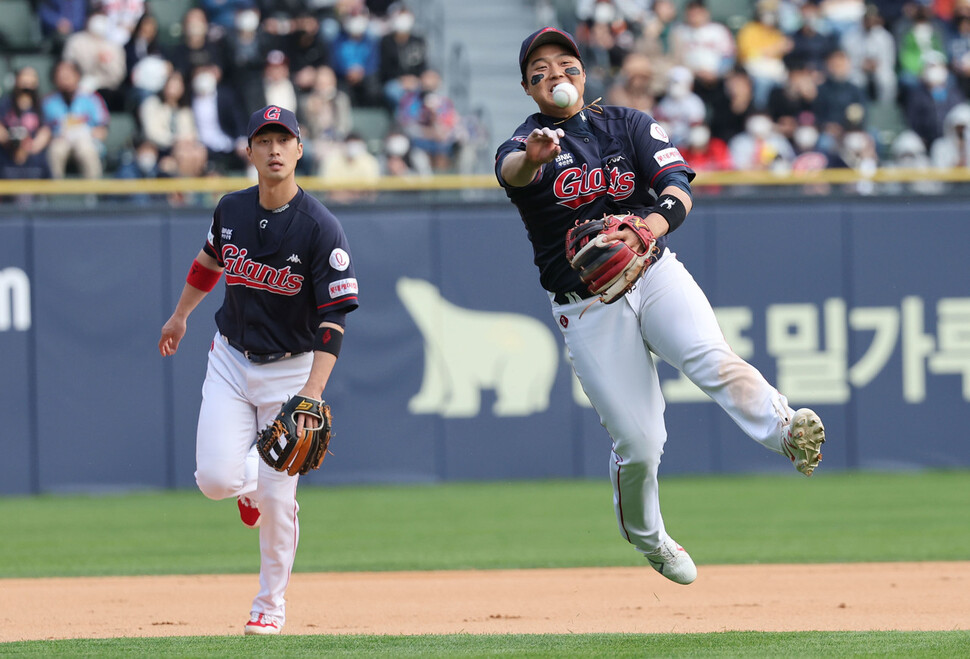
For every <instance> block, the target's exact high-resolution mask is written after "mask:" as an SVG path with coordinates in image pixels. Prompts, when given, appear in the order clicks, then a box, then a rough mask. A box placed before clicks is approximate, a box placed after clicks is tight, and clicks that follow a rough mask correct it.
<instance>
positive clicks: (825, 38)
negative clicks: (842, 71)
mask: <svg viewBox="0 0 970 659" xmlns="http://www.w3.org/2000/svg"><path fill="white" fill-rule="evenodd" d="M800 12H801V25H800V26H799V28H798V29H797V30H796V31H795V32H794V33H792V35H791V41H792V48H791V50H790V51H789V52H788V54H787V55H785V66H786V67H787V68H788V69H789V70H791V69H794V68H809V69H815V70H816V71H821V70H822V69H824V68H825V60H826V58H827V57H828V56H829V55H830V54H831V53H832V51H834V50H835V49H836V48H838V47H839V40H838V38H836V36H835V35H834V34H830V33H829V32H828V28H827V27H826V25H825V21H824V20H823V18H822V13H821V11H820V10H819V6H818V4H817V3H816V1H815V0H806V2H805V3H804V4H803V5H802V6H801V9H800Z"/></svg>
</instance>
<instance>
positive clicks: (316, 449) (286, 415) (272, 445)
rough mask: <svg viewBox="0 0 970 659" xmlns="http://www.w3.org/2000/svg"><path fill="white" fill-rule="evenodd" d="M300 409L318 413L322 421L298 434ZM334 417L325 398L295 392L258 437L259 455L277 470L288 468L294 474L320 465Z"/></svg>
mask: <svg viewBox="0 0 970 659" xmlns="http://www.w3.org/2000/svg"><path fill="white" fill-rule="evenodd" d="M300 413H302V414H308V415H310V416H312V417H314V418H315V419H317V421H318V424H317V427H316V428H303V434H302V435H300V436H299V437H297V436H296V427H297V426H296V415H297V414H300ZM332 420H333V419H332V417H331V416H330V406H329V405H327V404H326V403H325V402H323V401H322V400H315V399H313V398H307V397H306V396H293V397H292V398H290V399H289V400H288V401H286V402H285V403H283V407H282V409H280V413H279V414H277V415H276V418H275V419H273V422H272V423H271V424H269V425H268V426H266V428H265V429H264V430H263V431H262V432H261V433H259V437H258V438H257V439H256V450H257V451H258V452H259V457H261V458H262V459H263V461H264V462H265V463H266V464H268V465H269V466H270V467H272V468H273V469H275V470H276V471H285V472H286V473H288V474H289V475H290V476H296V475H297V474H305V473H307V472H308V471H310V470H311V469H319V468H320V464H321V463H322V462H323V458H324V457H326V455H327V447H328V446H330V427H331V422H332Z"/></svg>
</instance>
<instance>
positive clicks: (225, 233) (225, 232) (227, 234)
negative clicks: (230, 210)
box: [222, 227, 232, 240]
mask: <svg viewBox="0 0 970 659" xmlns="http://www.w3.org/2000/svg"><path fill="white" fill-rule="evenodd" d="M222 239H223V240H232V229H230V228H229V227H222Z"/></svg>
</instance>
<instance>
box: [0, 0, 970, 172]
mask: <svg viewBox="0 0 970 659" xmlns="http://www.w3.org/2000/svg"><path fill="white" fill-rule="evenodd" d="M172 1H173V0H32V3H33V6H34V11H35V14H36V18H37V21H38V23H39V25H40V30H41V35H42V41H41V43H40V44H39V46H38V48H39V50H40V51H41V52H43V53H46V54H48V55H50V57H51V58H52V59H53V61H54V64H53V66H52V68H51V71H50V88H51V91H50V93H48V94H42V93H41V92H40V88H41V87H43V86H45V85H42V84H41V83H42V80H41V78H40V76H41V72H40V71H38V70H37V69H35V68H33V67H31V66H24V67H21V68H19V69H17V70H15V71H11V72H10V74H9V75H8V76H7V79H6V80H3V81H2V82H3V93H2V95H0V177H2V178H61V177H65V176H78V177H89V178H98V177H104V176H117V177H121V178H153V177H179V176H206V175H227V174H228V175H232V174H239V173H244V172H248V171H249V168H248V163H247V160H246V155H245V148H246V142H247V140H246V137H245V134H244V133H245V127H246V126H245V125H246V121H247V119H248V115H249V113H250V112H251V111H252V110H253V109H255V108H259V107H262V106H264V105H267V104H275V105H281V106H283V107H287V108H292V109H294V110H295V111H296V113H297V116H298V117H299V118H300V121H301V125H302V129H303V141H304V144H305V156H304V158H303V160H302V161H301V163H300V167H299V169H298V173H299V174H301V175H319V176H324V177H329V178H331V179H336V180H342V179H346V180H353V181H361V180H369V179H376V178H378V177H379V176H381V175H398V176H409V175H428V174H434V173H449V172H454V171H462V169H463V165H462V163H463V162H468V161H469V158H468V157H467V156H466V157H465V158H462V157H461V153H462V150H463V149H465V150H466V153H467V152H469V151H470V150H471V149H468V148H467V147H469V145H472V144H473V143H475V142H476V141H477V144H474V147H475V149H479V148H480V147H481V143H482V142H483V140H485V141H487V136H484V137H483V132H484V130H483V128H482V126H481V125H480V124H479V125H476V120H475V119H474V118H472V117H468V116H463V115H462V114H461V113H459V112H458V109H457V108H456V103H455V101H454V99H452V98H450V97H449V95H448V93H447V91H446V87H445V85H444V83H443V79H442V75H441V74H440V72H439V71H437V70H436V69H435V68H434V67H432V66H431V64H430V63H429V53H428V51H429V49H428V43H427V41H426V38H425V36H423V35H422V34H420V30H419V29H417V27H416V16H415V14H414V11H413V9H412V8H409V6H408V5H407V4H406V3H404V2H390V1H389V0H383V1H382V0H196V1H195V2H190V1H186V0H183V1H182V4H183V5H184V6H185V11H184V13H182V12H181V11H180V12H179V15H180V16H179V17H177V18H176V20H174V21H171V22H170V23H169V24H162V23H160V19H159V18H158V17H157V16H156V13H155V12H154V11H153V9H154V10H156V11H159V12H160V10H161V8H162V7H163V5H164V3H166V2H172ZM523 1H524V2H525V1H526V0H523ZM529 1H530V2H531V3H532V4H533V5H534V6H535V7H536V9H537V11H538V13H539V18H540V21H542V22H544V23H549V24H555V25H558V26H561V27H563V28H565V29H567V30H569V31H570V32H572V33H573V34H574V35H575V36H576V37H577V40H578V41H579V43H580V45H581V47H582V49H583V59H584V61H585V63H586V67H587V74H588V81H587V99H586V100H587V101H591V100H593V99H595V98H597V97H602V99H603V102H605V103H610V104H620V105H627V106H630V107H633V108H638V109H640V110H643V111H644V112H648V113H650V114H651V115H653V116H654V117H655V118H656V119H657V120H658V121H660V122H662V123H663V124H664V125H665V127H666V128H667V132H668V134H670V135H671V136H672V139H673V141H674V142H675V143H676V144H677V145H678V146H679V147H680V148H681V150H682V151H683V153H684V155H685V157H686V158H687V160H688V161H689V162H690V163H691V165H692V166H693V167H694V168H695V169H696V170H698V171H705V170H707V171H717V170H748V171H766V170H767V171H783V172H784V171H814V170H821V169H826V168H843V167H848V168H854V169H857V170H860V171H865V172H871V171H875V170H876V169H877V168H879V167H906V168H923V167H926V168H928V167H942V168H949V167H957V166H959V167H962V166H966V165H967V162H968V157H970V140H968V134H967V130H968V126H970V101H968V99H970V0H870V1H869V2H864V0H756V1H752V2H743V1H739V0H720V1H719V0H706V1H705V0H677V1H674V0H529ZM167 6H171V5H167ZM726 7H729V8H730V9H726ZM173 25H174V27H175V28H176V30H175V31H174V34H177V39H174V40H173V39H167V40H163V39H161V36H162V35H163V31H165V32H164V34H173V32H172V31H171V28H172V27H173ZM43 74H44V75H46V74H47V72H43ZM43 82H47V81H46V80H45V81H43ZM362 113H369V115H368V116H370V117H374V116H379V117H383V121H382V122H378V123H377V124H376V125H377V126H379V127H380V128H379V130H376V129H375V128H374V127H373V126H374V125H371V124H368V125H367V126H364V123H363V122H361V121H359V119H360V117H361V116H362ZM375 113H376V115H375ZM122 115H124V116H129V117H134V118H135V120H134V126H133V128H132V130H133V134H131V135H125V136H123V137H124V139H123V140H122V144H123V147H122V148H120V149H119V150H118V151H119V152H116V153H111V152H110V150H109V148H108V146H107V142H110V140H109V131H110V130H111V128H112V126H111V120H112V117H115V118H117V117H119V116H122ZM358 124H359V125H358ZM375 132H376V134H375Z"/></svg>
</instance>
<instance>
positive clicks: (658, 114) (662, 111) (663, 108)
mask: <svg viewBox="0 0 970 659" xmlns="http://www.w3.org/2000/svg"><path fill="white" fill-rule="evenodd" d="M693 86H694V76H693V74H691V72H690V69H688V68H687V67H686V66H675V67H674V68H672V69H670V71H668V72H667V93H666V94H664V96H663V98H661V99H660V101H659V102H658V103H657V107H656V109H655V111H654V114H653V117H654V119H656V120H657V121H659V122H660V123H661V124H663V127H664V129H665V130H666V131H667V135H669V136H670V141H671V142H672V143H673V144H675V145H680V144H683V143H684V142H686V141H687V133H688V131H689V130H690V127H691V125H693V124H699V123H702V122H703V121H704V118H705V116H706V114H707V109H706V108H705V107H704V101H702V100H701V99H700V97H699V96H698V95H697V94H695V93H694V92H693Z"/></svg>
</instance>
